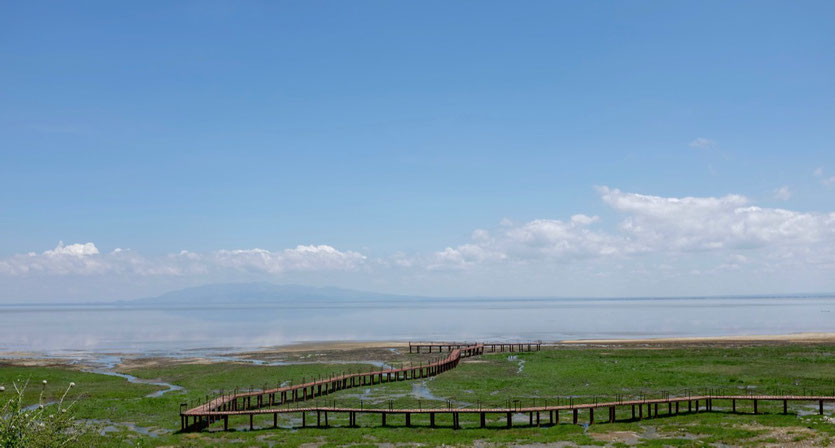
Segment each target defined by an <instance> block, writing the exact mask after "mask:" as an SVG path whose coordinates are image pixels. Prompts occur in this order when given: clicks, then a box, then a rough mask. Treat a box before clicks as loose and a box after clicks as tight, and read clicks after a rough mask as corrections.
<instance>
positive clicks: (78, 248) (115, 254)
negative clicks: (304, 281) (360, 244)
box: [0, 243, 366, 276]
mask: <svg viewBox="0 0 835 448" xmlns="http://www.w3.org/2000/svg"><path fill="white" fill-rule="evenodd" d="M365 258H366V257H365V255H362V254H360V253H358V252H353V251H346V252H343V251H339V250H337V249H335V248H333V247H331V246H327V245H318V246H315V245H311V246H301V245H300V246H297V247H295V248H292V249H284V250H280V251H276V252H272V251H269V250H265V249H243V250H218V251H215V252H210V253H206V254H199V253H195V252H190V251H186V250H183V251H180V252H179V253H176V254H169V255H166V256H163V257H156V258H147V257H144V256H142V255H140V254H138V253H136V252H134V251H131V250H128V249H120V248H117V249H115V250H113V251H112V252H110V253H106V254H102V253H100V252H99V250H98V248H96V246H95V244H93V243H84V244H70V245H64V244H63V243H58V246H57V247H56V248H55V249H52V250H47V251H44V252H43V253H41V254H36V253H29V254H26V255H14V256H12V257H9V258H6V259H4V260H0V274H6V275H13V276H20V275H29V274H47V275H95V274H125V275H138V276H151V275H169V276H182V275H197V274H208V273H212V272H218V271H224V270H229V269H232V270H239V271H247V272H262V273H268V274H279V273H282V272H287V271H334V270H352V269H355V268H357V267H358V266H359V265H360V264H362V263H363V262H364V261H365Z"/></svg>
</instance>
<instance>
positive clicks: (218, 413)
mask: <svg viewBox="0 0 835 448" xmlns="http://www.w3.org/2000/svg"><path fill="white" fill-rule="evenodd" d="M490 345H493V347H492V350H493V351H524V350H522V349H523V348H528V347H530V348H529V350H539V349H540V347H541V342H539V343H537V342H533V343H530V344H528V343H524V344H519V343H515V344H481V343H472V344H470V345H467V344H461V343H417V344H410V352H411V347H416V349H417V350H418V353H420V348H425V349H429V350H430V352H431V348H438V350H439V351H440V350H443V348H447V349H448V350H449V355H448V356H447V357H446V358H444V359H442V360H439V361H435V362H433V363H428V364H420V365H417V366H409V367H402V368H398V369H384V370H376V371H369V372H360V373H353V374H346V375H334V376H331V377H328V378H324V379H320V380H317V381H311V382H307V383H304V384H298V385H292V386H285V387H277V388H274V389H266V390H259V391H251V392H236V393H232V394H223V395H221V396H219V397H217V398H215V399H212V400H210V401H208V402H206V403H204V404H202V405H199V406H197V407H194V408H192V409H188V410H183V406H182V405H181V411H180V427H181V430H183V431H192V430H198V431H199V430H201V429H204V428H207V427H209V426H210V425H211V424H212V423H214V422H218V421H223V428H224V430H227V429H228V427H229V417H233V416H246V415H248V416H249V426H250V429H252V428H253V427H254V426H253V424H254V423H253V419H254V417H255V416H256V415H272V416H273V426H274V427H275V426H277V425H278V416H279V415H280V414H301V417H302V426H303V427H304V426H307V415H308V414H311V413H315V414H316V426H322V424H323V416H324V426H328V416H329V415H334V414H337V415H339V414H342V415H347V417H348V421H349V426H351V427H355V426H357V423H356V422H357V420H356V419H357V416H359V415H367V414H379V415H380V416H381V423H382V425H384V426H385V425H386V424H387V419H386V418H387V416H390V415H404V416H405V422H406V426H411V423H410V421H411V416H412V415H429V420H430V425H429V426H430V427H434V426H436V425H435V417H436V416H437V415H447V416H451V417H452V427H453V428H459V427H460V421H459V416H460V415H461V414H479V416H480V427H485V426H486V416H487V415H496V414H498V415H504V416H505V418H506V424H505V425H504V426H503V427H508V428H509V427H511V426H512V425H513V422H512V415H513V414H520V413H522V414H528V415H529V422H530V425H534V422H536V423H535V424H536V425H537V426H539V425H541V424H542V422H543V420H544V419H543V418H542V414H543V413H544V414H545V415H546V416H547V417H548V423H547V424H556V423H559V418H560V412H561V411H568V412H569V413H570V415H571V421H572V423H574V424H577V423H578V422H579V413H580V412H581V411H584V412H586V413H588V420H587V421H588V423H589V424H593V423H595V415H594V414H595V410H600V409H605V410H607V411H608V416H607V417H606V420H607V421H609V422H614V421H616V417H617V410H618V408H623V407H628V408H629V409H630V410H631V413H630V415H631V419H630V420H636V419H642V418H644V417H645V415H644V410H645V409H646V417H653V416H658V415H659V409H658V408H659V405H661V407H662V409H661V412H662V413H664V409H663V407H664V406H665V405H666V407H667V409H666V414H665V415H678V414H679V412H680V410H681V409H680V408H681V405H682V404H686V407H687V410H686V411H683V412H688V413H689V412H693V411H694V408H695V412H699V411H700V407H701V409H702V410H703V411H712V410H713V402H714V401H715V400H726V401H728V402H730V404H731V406H732V410H733V412H736V407H737V406H736V404H737V401H745V402H751V404H752V406H753V413H754V414H757V413H758V412H759V411H758V404H759V402H762V401H778V402H780V401H782V403H783V412H784V413H787V412H788V402H790V401H792V402H795V401H811V402H817V404H818V411H819V413H820V414H823V406H824V402H835V392H833V395H725V394H704V395H698V396H681V397H672V396H667V397H664V398H658V399H642V400H616V401H608V402H596V403H569V404H562V405H560V404H557V405H551V406H548V405H546V406H533V407H521V406H513V407H511V406H508V407H491V408H487V407H467V408H452V407H451V406H450V407H447V408H421V409H393V408H365V407H361V408H348V407H336V406H309V407H295V408H290V407H285V408H276V407H275V406H280V405H284V404H288V403H300V402H304V401H306V400H310V399H313V398H316V397H321V396H323V395H328V394H331V393H334V392H337V391H340V390H344V389H350V388H353V387H361V386H367V385H373V384H381V383H387V382H392V381H404V380H409V379H418V378H427V377H429V376H434V375H438V374H441V373H443V372H446V371H448V370H450V369H453V368H455V367H456V366H457V365H458V363H459V361H460V360H461V358H466V357H471V356H477V355H481V354H483V353H484V352H485V347H489V346H490ZM417 347H420V348H417ZM253 398H254V399H255V403H254V404H253ZM674 408H675V409H674ZM636 410H637V414H636Z"/></svg>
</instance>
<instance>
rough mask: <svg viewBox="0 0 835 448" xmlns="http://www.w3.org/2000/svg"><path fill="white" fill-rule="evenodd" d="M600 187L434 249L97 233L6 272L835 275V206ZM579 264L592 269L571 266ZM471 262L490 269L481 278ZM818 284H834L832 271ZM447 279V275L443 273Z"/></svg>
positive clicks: (363, 280) (1, 268)
mask: <svg viewBox="0 0 835 448" xmlns="http://www.w3.org/2000/svg"><path fill="white" fill-rule="evenodd" d="M597 192H598V194H599V197H600V200H601V201H602V203H603V204H605V205H606V206H607V207H608V210H609V211H610V212H611V215H612V217H609V218H607V219H603V218H601V217H600V216H590V215H586V214H582V213H578V214H575V215H573V216H570V217H568V218H565V219H535V220H531V221H528V222H522V223H514V222H511V221H509V220H504V221H503V222H502V223H500V224H499V225H497V226H496V227H494V228H490V229H476V230H474V231H473V232H472V235H471V238H470V240H469V241H464V242H461V244H458V245H455V246H450V247H446V248H439V249H437V250H435V251H431V250H430V251H428V252H426V253H414V254H407V253H402V252H398V253H395V254H392V255H390V256H377V257H372V256H369V255H368V254H365V253H362V252H358V251H353V250H346V249H337V248H335V247H332V246H329V245H327V244H317V245H299V246H296V247H294V248H286V249H278V250H268V249H261V248H252V249H219V250H216V251H212V252H204V253H198V252H190V251H185V250H184V251H180V252H175V253H171V254H168V255H164V256H157V257H148V256H143V255H142V254H141V253H139V252H137V251H133V250H128V249H118V248H117V249H113V250H111V251H106V252H105V251H101V250H100V249H99V248H98V247H97V246H96V245H95V244H94V243H92V242H86V243H75V244H66V245H65V244H64V243H58V245H57V246H56V247H55V248H53V249H49V250H46V251H43V252H40V253H35V252H30V253H27V254H18V255H13V256H10V257H7V258H4V259H0V284H1V283H3V282H11V281H13V280H14V279H26V278H44V277H85V278H104V277H114V276H118V277H119V278H127V279H133V281H139V280H136V279H139V278H146V279H150V280H148V281H154V280H153V279H159V278H182V279H191V278H200V279H213V278H224V279H234V278H238V277H241V278H246V279H253V278H259V279H266V280H275V279H277V280H281V281H285V280H293V279H298V278H302V279H306V280H311V281H313V282H317V283H320V284H328V283H330V280H333V279H341V280H344V282H343V283H348V284H349V286H354V287H360V288H361V287H362V285H364V284H367V283H368V282H369V281H371V279H373V280H374V281H382V282H383V283H384V284H385V285H386V287H387V289H388V290H389V291H394V292H397V288H398V287H401V286H403V285H415V284H421V283H423V284H426V283H431V282H434V281H435V280H436V279H443V278H446V279H448V280H450V281H453V280H458V279H463V280H462V281H470V282H479V281H483V279H491V280H494V281H498V280H495V279H498V278H502V276H503V275H505V274H506V273H507V272H513V273H515V274H514V275H516V276H517V277H518V279H517V280H513V279H506V280H503V281H505V283H504V285H505V289H506V290H507V291H513V290H514V288H515V287H517V286H519V285H522V284H521V283H520V284H519V285H517V286H514V283H513V282H514V281H517V282H523V281H524V282H527V283H526V284H529V283H530V282H532V281H533V282H534V283H535V282H541V284H542V290H543V291H548V290H549V289H547V288H549V287H550V286H549V285H553V284H554V283H553V282H551V283H549V281H551V280H549V279H550V277H547V275H560V273H562V274H564V275H565V276H567V277H566V278H567V279H568V281H570V282H575V283H576V284H575V285H574V286H575V287H576V288H577V289H576V290H577V291H583V282H586V284H587V286H593V285H591V283H590V282H591V280H589V279H591V278H600V277H607V276H610V275H613V273H616V274H617V275H619V276H620V278H621V279H622V280H624V281H627V280H630V279H632V280H636V279H640V278H641V276H642V275H643V276H649V275H652V276H653V277H658V276H667V277H682V276H694V275H704V274H705V273H711V272H713V273H716V272H720V271H735V272H737V274H738V275H742V274H740V273H741V272H745V273H746V274H745V275H747V277H745V275H743V276H742V277H741V278H742V281H743V282H744V281H749V280H750V279H753V278H756V277H757V275H761V274H763V273H765V274H767V275H771V274H769V273H779V272H784V271H785V272H790V271H792V270H794V271H793V272H802V273H804V274H807V273H809V272H812V271H814V272H818V273H821V275H823V278H832V277H835V276H833V275H832V274H835V213H832V212H830V213H820V212H818V213H813V212H799V211H792V210H788V209H782V208H766V207H759V206H756V205H754V204H752V202H751V200H749V199H748V198H746V197H745V196H742V195H736V194H729V195H726V196H721V197H662V196H653V195H646V194H639V193H629V192H623V191H621V190H619V189H616V188H610V187H605V186H602V187H598V188H597ZM776 195H777V196H778V197H779V198H780V199H784V200H787V199H789V197H790V194H789V193H788V190H787V189H786V190H785V191H783V190H782V189H780V190H777V191H776ZM607 221H608V222H607ZM578 269H580V270H583V272H584V273H585V274H584V275H586V278H585V279H583V278H579V277H578V278H574V277H571V276H570V275H568V274H566V273H567V272H577V270H578ZM472 273H481V274H482V275H483V277H482V280H479V279H478V278H476V277H472V275H475V274H472ZM444 276H446V277H444ZM351 279H354V280H353V282H352V280H351ZM380 279H382V280H380ZM520 279H524V280H520ZM746 279H747V280H746ZM563 281H564V280H563ZM636 281H637V280H636ZM448 284H449V283H448ZM448 284H447V285H448ZM526 284H525V285H526ZM818 284H819V285H820V284H822V285H829V287H832V288H835V283H832V282H831V281H829V283H827V282H826V281H823V283H820V282H819V283H818ZM438 285H440V286H439V288H444V287H446V286H444V283H443V282H439V283H438ZM522 286H524V285H522ZM434 293H437V294H443V293H444V292H443V291H442V290H439V291H434ZM452 293H454V292H452Z"/></svg>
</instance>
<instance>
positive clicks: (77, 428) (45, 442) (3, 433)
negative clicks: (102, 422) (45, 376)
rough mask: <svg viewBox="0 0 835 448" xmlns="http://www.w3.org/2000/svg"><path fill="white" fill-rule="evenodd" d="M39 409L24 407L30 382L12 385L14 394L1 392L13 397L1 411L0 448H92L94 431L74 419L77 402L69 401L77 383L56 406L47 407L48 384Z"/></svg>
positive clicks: (50, 404)
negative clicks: (68, 396) (87, 447)
mask: <svg viewBox="0 0 835 448" xmlns="http://www.w3.org/2000/svg"><path fill="white" fill-rule="evenodd" d="M42 385H43V387H42V389H41V394H40V397H39V399H38V405H37V406H30V407H25V406H24V405H23V403H24V401H23V395H24V392H25V391H26V388H27V387H29V380H26V381H25V382H24V381H18V382H14V383H12V387H13V388H14V391H6V390H5V388H3V389H0V399H2V398H4V397H3V395H2V394H6V393H9V392H12V397H11V398H10V399H9V400H8V401H7V402H6V403H5V404H4V405H3V407H2V408H0V448H19V447H20V448H23V447H25V448H41V447H56V448H57V447H75V446H91V443H90V442H91V440H90V439H91V438H93V437H95V435H96V433H95V429H94V427H92V426H91V425H89V424H87V423H85V422H83V421H79V420H77V419H76V418H75V416H74V415H73V406H74V405H75V401H70V402H68V401H67V400H66V398H67V395H68V394H69V392H70V390H71V389H72V388H73V387H74V386H75V383H70V384H69V385H68V386H67V389H66V390H65V391H64V393H63V395H62V396H61V399H60V400H58V401H57V402H56V403H44V401H43V395H44V391H45V390H46V385H47V384H46V380H44V381H43V383H42Z"/></svg>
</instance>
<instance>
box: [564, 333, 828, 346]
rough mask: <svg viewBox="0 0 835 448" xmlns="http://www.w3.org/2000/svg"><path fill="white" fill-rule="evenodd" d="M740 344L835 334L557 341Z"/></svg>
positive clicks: (819, 340)
mask: <svg viewBox="0 0 835 448" xmlns="http://www.w3.org/2000/svg"><path fill="white" fill-rule="evenodd" d="M740 342H749V343H753V342H763V343H768V342H775V343H777V342H793V343H799V344H802V343H810V344H811V343H815V344H820V343H835V332H827V333H790V334H762V335H735V336H697V337H676V338H639V339H571V340H564V341H557V342H556V343H558V344H676V343H681V344H691V343H706V344H710V343H716V344H722V343H740Z"/></svg>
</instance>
